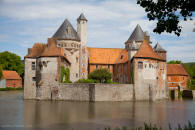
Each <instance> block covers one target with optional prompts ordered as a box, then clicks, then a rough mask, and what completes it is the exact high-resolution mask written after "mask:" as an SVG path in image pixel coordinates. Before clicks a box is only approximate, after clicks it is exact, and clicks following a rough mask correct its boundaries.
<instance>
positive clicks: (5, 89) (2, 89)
mask: <svg viewBox="0 0 195 130" xmlns="http://www.w3.org/2000/svg"><path fill="white" fill-rule="evenodd" d="M11 90H23V88H11V87H6V88H0V91H11Z"/></svg>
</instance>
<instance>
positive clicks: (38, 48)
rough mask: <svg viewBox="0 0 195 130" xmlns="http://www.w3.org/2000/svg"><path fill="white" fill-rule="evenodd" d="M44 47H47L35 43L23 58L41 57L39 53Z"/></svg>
mask: <svg viewBox="0 0 195 130" xmlns="http://www.w3.org/2000/svg"><path fill="white" fill-rule="evenodd" d="M46 46H47V44H43V43H35V44H34V45H33V47H32V48H31V49H30V53H29V54H27V55H26V56H25V58H36V57H39V56H40V55H41V53H42V52H43V50H44V49H45V47H46Z"/></svg>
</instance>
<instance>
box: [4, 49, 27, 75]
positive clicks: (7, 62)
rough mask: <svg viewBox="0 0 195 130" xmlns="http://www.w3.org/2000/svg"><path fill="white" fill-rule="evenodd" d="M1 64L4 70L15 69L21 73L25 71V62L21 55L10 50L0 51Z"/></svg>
mask: <svg viewBox="0 0 195 130" xmlns="http://www.w3.org/2000/svg"><path fill="white" fill-rule="evenodd" d="M0 66H1V67H2V69H3V70H15V71H16V72H17V73H18V74H20V75H23V72H24V63H23V62H22V61H21V58H20V56H18V55H16V54H14V53H10V52H8V51H5V52H1V53H0Z"/></svg>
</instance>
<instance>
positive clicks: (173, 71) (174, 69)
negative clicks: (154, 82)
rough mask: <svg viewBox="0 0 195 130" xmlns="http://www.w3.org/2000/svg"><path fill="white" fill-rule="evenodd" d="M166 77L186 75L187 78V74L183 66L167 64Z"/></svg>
mask: <svg viewBox="0 0 195 130" xmlns="http://www.w3.org/2000/svg"><path fill="white" fill-rule="evenodd" d="M167 75H186V76H188V75H189V74H188V72H187V71H186V69H185V67H184V66H183V64H167Z"/></svg>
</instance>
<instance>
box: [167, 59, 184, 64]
mask: <svg viewBox="0 0 195 130" xmlns="http://www.w3.org/2000/svg"><path fill="white" fill-rule="evenodd" d="M181 63H182V62H181V61H179V60H171V61H169V62H167V64H181Z"/></svg>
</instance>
